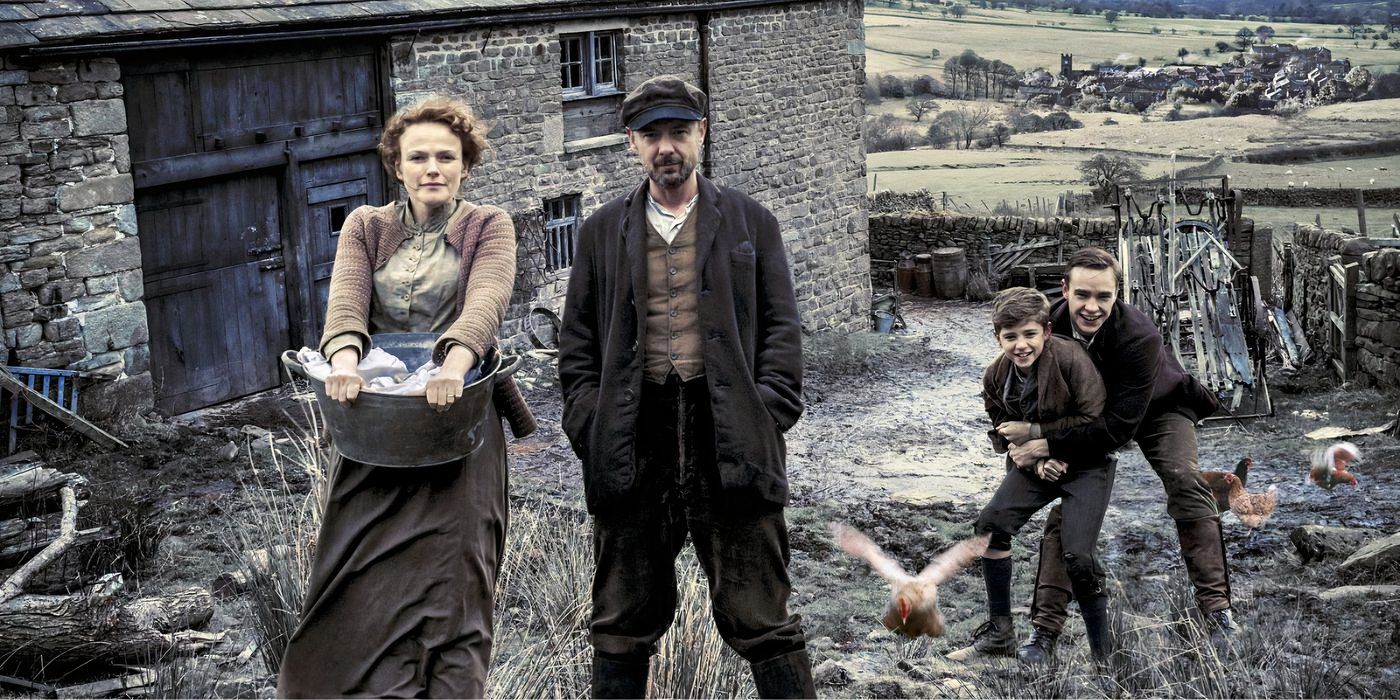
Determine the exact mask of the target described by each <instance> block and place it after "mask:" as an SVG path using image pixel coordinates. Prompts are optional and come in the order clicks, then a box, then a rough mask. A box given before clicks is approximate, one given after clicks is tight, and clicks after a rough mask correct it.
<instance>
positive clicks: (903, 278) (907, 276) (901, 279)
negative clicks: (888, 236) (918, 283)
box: [894, 259, 915, 294]
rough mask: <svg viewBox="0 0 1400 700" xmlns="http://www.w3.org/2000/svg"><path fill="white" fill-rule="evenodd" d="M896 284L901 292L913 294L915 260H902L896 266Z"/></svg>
mask: <svg viewBox="0 0 1400 700" xmlns="http://www.w3.org/2000/svg"><path fill="white" fill-rule="evenodd" d="M894 286H895V288H896V289H898V290H899V293H900V294H913V293H914V290H915V286H914V260H913V259H909V260H900V261H899V264H898V265H896V266H895V268H894Z"/></svg>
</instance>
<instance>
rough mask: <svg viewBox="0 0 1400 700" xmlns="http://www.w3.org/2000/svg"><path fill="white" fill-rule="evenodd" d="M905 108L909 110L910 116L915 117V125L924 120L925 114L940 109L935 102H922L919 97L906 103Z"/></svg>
mask: <svg viewBox="0 0 1400 700" xmlns="http://www.w3.org/2000/svg"><path fill="white" fill-rule="evenodd" d="M904 106H905V108H906V109H908V110H909V113H910V114H912V115H914V122H915V123H918V122H919V121H921V120H923V118H924V115H925V114H928V113H929V112H932V111H934V110H936V109H938V103H937V102H934V101H933V100H921V99H919V98H917V97H916V98H913V99H910V100H909V101H908V102H906V103H905V105H904Z"/></svg>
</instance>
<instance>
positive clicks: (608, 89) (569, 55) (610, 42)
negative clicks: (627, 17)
mask: <svg viewBox="0 0 1400 700" xmlns="http://www.w3.org/2000/svg"><path fill="white" fill-rule="evenodd" d="M621 36H622V33H621V32H617V31H610V32H583V33H582V34H561V35H560V36H559V79H560V84H561V85H562V86H563V89H564V96H565V97H594V96H598V95H611V94H615V93H617V92H620V91H621V87H620V85H619V82H618V74H619V71H618V55H617V49H618V44H619V43H620V39H621Z"/></svg>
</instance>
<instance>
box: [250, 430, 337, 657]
mask: <svg viewBox="0 0 1400 700" xmlns="http://www.w3.org/2000/svg"><path fill="white" fill-rule="evenodd" d="M303 405H305V406H309V405H310V404H308V403H303ZM312 413H315V412H314V411H312ZM311 425H312V430H311V431H310V432H309V433H308V434H306V435H301V436H291V437H292V439H291V440H290V441H289V443H287V444H289V445H290V446H291V447H290V450H289V452H288V453H286V454H284V453H282V452H281V451H280V450H279V449H273V450H271V468H270V470H259V469H257V468H250V469H249V472H248V474H247V475H246V476H244V475H240V480H241V481H242V482H243V491H244V496H245V497H246V498H247V499H248V502H249V505H250V506H251V511H252V512H253V513H255V514H256V516H257V517H254V518H253V519H252V520H251V521H250V522H249V523H248V524H247V526H246V527H243V528H237V529H235V533H236V534H235V537H234V539H233V540H232V541H230V542H229V545H230V547H231V548H233V551H234V553H235V554H236V555H239V556H240V557H242V556H243V554H244V553H247V552H265V553H266V558H265V560H264V561H266V563H267V566H265V567H262V566H249V567H247V571H248V579H249V580H248V583H249V595H248V597H247V599H246V600H247V603H248V611H249V613H250V615H249V618H250V619H251V620H252V621H253V630H254V638H255V640H256V642H257V644H258V653H259V655H260V656H261V658H262V660H263V663H264V665H266V667H267V669H268V671H269V672H270V673H273V674H276V673H277V671H278V669H279V668H280V667H281V665H282V655H283V654H284V653H286V651H287V643H288V641H289V640H290V639H291V635H292V633H293V632H295V631H296V628H297V622H298V621H299V620H300V617H301V606H302V601H304V600H305V598H306V585H307V581H308V579H309V578H310V576H311V563H312V561H313V558H314V556H315V551H316V535H317V533H318V532H319V531H320V529H321V514H322V512H323V511H324V503H323V501H322V498H323V494H324V492H325V489H326V488H327V483H326V478H327V466H328V464H327V455H326V452H325V450H323V449H322V448H320V447H319V445H320V444H321V443H320V433H321V431H320V429H319V426H320V425H321V422H320V420H319V415H313V416H311ZM249 463H250V465H252V464H253V459H252V450H251V449H250V450H249ZM289 469H300V470H302V471H303V472H304V473H306V474H309V475H310V477H311V489H310V491H309V492H308V491H306V490H305V489H303V488H298V487H294V486H292V483H291V482H292V481H293V480H291V479H288V470H289Z"/></svg>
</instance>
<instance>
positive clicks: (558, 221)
mask: <svg viewBox="0 0 1400 700" xmlns="http://www.w3.org/2000/svg"><path fill="white" fill-rule="evenodd" d="M581 199H582V197H581V196H580V195H576V194H574V195H569V196H566V197H559V198H558V199H546V200H545V201H544V268H545V270H547V271H549V272H553V271H555V270H563V269H565V268H567V267H569V266H570V265H573V264H574V235H575V233H577V231H578V225H579V210H580V206H579V203H580V200H581Z"/></svg>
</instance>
